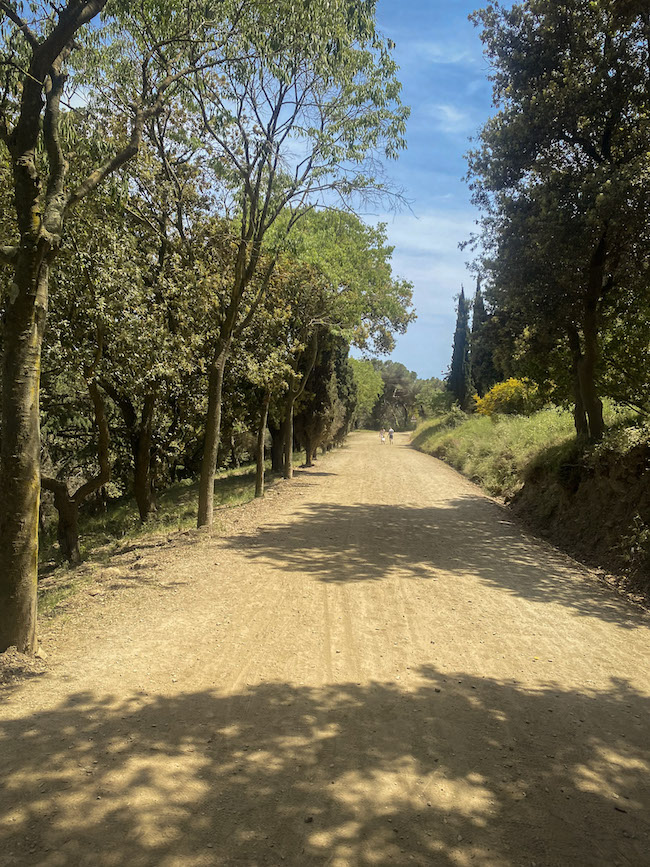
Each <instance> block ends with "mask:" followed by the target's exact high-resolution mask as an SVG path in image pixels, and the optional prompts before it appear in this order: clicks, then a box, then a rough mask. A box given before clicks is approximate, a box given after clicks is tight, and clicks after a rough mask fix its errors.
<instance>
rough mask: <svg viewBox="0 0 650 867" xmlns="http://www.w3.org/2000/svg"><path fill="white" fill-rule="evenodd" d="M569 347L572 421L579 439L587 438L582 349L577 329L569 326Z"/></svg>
mask: <svg viewBox="0 0 650 867" xmlns="http://www.w3.org/2000/svg"><path fill="white" fill-rule="evenodd" d="M568 335H569V347H570V349H571V373H572V387H573V401H574V405H573V422H574V424H575V429H576V436H577V437H578V439H579V440H587V439H588V438H589V425H588V424H587V414H586V412H585V406H584V403H583V400H582V388H581V386H580V373H579V367H580V359H581V358H582V350H581V348H580V337H579V335H578V331H577V329H575V328H573V327H571V328H569V332H568Z"/></svg>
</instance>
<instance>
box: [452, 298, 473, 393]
mask: <svg viewBox="0 0 650 867" xmlns="http://www.w3.org/2000/svg"><path fill="white" fill-rule="evenodd" d="M469 308H470V302H469V301H468V300H467V299H466V298H465V290H464V289H462V288H461V290H460V295H459V296H458V307H457V312H458V315H457V318H456V331H455V333H454V348H453V352H452V356H451V367H450V368H449V375H448V377H447V388H448V390H449V391H450V392H451V393H452V394H453V396H454V398H455V399H456V401H457V402H458V405H459V406H460V407H461V409H465V410H466V409H468V408H469V403H470V399H471V396H472V372H471V361H470V331H469Z"/></svg>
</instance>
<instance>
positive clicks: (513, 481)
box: [412, 405, 636, 497]
mask: <svg viewBox="0 0 650 867" xmlns="http://www.w3.org/2000/svg"><path fill="white" fill-rule="evenodd" d="M605 421H606V424H607V426H608V434H607V436H606V438H605V442H604V444H603V446H599V447H598V448H603V447H606V448H609V449H612V448H613V449H615V450H616V451H618V452H620V453H621V454H624V453H625V452H626V451H627V449H628V448H629V446H630V441H631V440H630V436H629V435H627V433H626V432H627V431H628V430H630V429H631V428H630V426H631V425H633V422H634V421H635V418H634V415H633V414H632V413H630V411H629V410H626V409H621V408H619V407H615V406H612V405H606V407H605ZM634 429H636V428H634ZM632 439H633V438H632ZM412 443H413V445H414V446H415V448H416V449H418V450H419V451H422V452H426V454H429V455H433V456H434V457H437V458H440V459H441V460H444V461H445V462H446V463H448V464H451V466H452V467H454V468H455V469H457V470H458V471H459V472H461V473H463V475H465V476H467V477H468V478H470V479H471V480H472V481H473V482H476V483H477V484H479V485H481V487H482V488H484V490H485V491H487V492H488V493H489V494H491V495H492V496H498V497H511V496H512V495H513V494H515V493H516V492H517V491H518V490H519V488H521V486H522V484H523V482H524V480H525V478H526V475H527V473H528V472H529V471H530V470H531V468H533V467H535V466H536V465H539V464H540V463H541V464H544V465H545V466H546V467H548V468H552V467H553V466H555V467H557V466H559V465H560V464H562V463H563V462H564V461H566V460H567V459H570V458H571V456H572V455H574V454H575V451H576V445H575V428H574V425H573V416H572V415H571V413H570V412H567V411H566V410H563V409H559V408H558V407H548V408H546V409H543V410H541V411H540V412H536V413H534V414H533V415H531V416H515V415H512V416H510V415H494V416H491V417H489V418H488V417H486V416H479V415H471V416H468V415H465V413H462V412H460V410H452V411H451V412H448V413H445V414H444V415H441V416H439V417H437V418H432V419H428V420H427V421H425V422H423V423H422V424H421V425H420V426H419V427H418V428H417V430H416V431H415V433H414V434H413V439H412Z"/></svg>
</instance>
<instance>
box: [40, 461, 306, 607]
mask: <svg viewBox="0 0 650 867" xmlns="http://www.w3.org/2000/svg"><path fill="white" fill-rule="evenodd" d="M296 457H299V456H298V455H296ZM275 479H277V475H272V474H271V473H270V472H269V473H267V484H273V481H274V480H275ZM254 496H255V467H254V465H247V466H243V467H240V468H239V469H234V470H223V471H220V472H219V473H217V477H216V479H215V485H214V505H215V509H217V510H218V509H220V508H228V507H231V506H239V505H243V504H244V503H248V502H249V501H250V500H252V499H253V498H254ZM156 504H157V510H156V512H155V513H153V514H152V516H151V517H150V519H149V520H148V521H147V522H146V524H142V523H141V522H140V518H139V515H138V510H137V508H136V505H135V502H134V500H133V498H132V497H124V498H123V499H119V500H115V501H113V502H111V503H109V506H108V508H107V510H106V512H104V513H101V514H98V515H92V516H90V515H84V514H83V513H82V514H81V515H80V520H79V547H80V552H81V557H82V563H81V565H80V566H78V567H70V566H68V564H67V563H66V562H65V561H63V559H62V557H61V555H60V553H59V550H58V544H57V542H56V517H55V513H53V514H52V516H51V518H50V521H49V523H48V526H47V528H46V532H45V533H44V534H43V536H42V539H41V547H40V560H41V563H40V573H41V574H40V578H39V613H40V614H41V615H42V616H48V615H51V614H53V613H54V611H55V609H56V608H57V607H58V606H60V605H61V603H63V602H65V600H66V599H69V598H70V597H71V596H73V595H74V594H75V593H77V592H78V591H79V590H80V589H81V588H82V587H83V586H84V585H86V584H88V583H90V582H92V581H93V580H94V573H95V571H96V570H97V569H101V568H102V567H103V566H104V565H105V564H106V563H107V562H108V560H109V559H110V557H111V556H112V555H113V554H114V553H115V552H116V551H118V550H120V549H121V548H122V546H124V545H125V544H127V543H133V542H135V543H136V544H137V543H138V542H142V541H144V540H145V539H146V538H147V537H152V536H159V535H160V534H161V533H170V532H172V533H173V532H180V531H183V530H188V529H191V528H194V527H195V526H196V515H197V506H198V483H197V482H193V481H190V480H188V481H184V482H179V483H178V484H175V485H172V486H171V487H169V488H168V489H167V490H165V491H164V492H162V493H160V494H159V496H158V497H157V501H156ZM216 524H217V526H218V518H217V520H216Z"/></svg>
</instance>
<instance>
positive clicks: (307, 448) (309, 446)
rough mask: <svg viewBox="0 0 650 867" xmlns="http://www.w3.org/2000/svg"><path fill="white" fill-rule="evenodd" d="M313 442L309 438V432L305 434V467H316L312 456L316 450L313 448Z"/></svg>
mask: <svg viewBox="0 0 650 867" xmlns="http://www.w3.org/2000/svg"><path fill="white" fill-rule="evenodd" d="M311 442H312V441H311V437H310V436H309V434H308V433H307V432H305V466H306V467H313V466H314V463H313V461H312V459H311V456H312V454H313V452H314V449H313V447H312V444H311Z"/></svg>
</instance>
